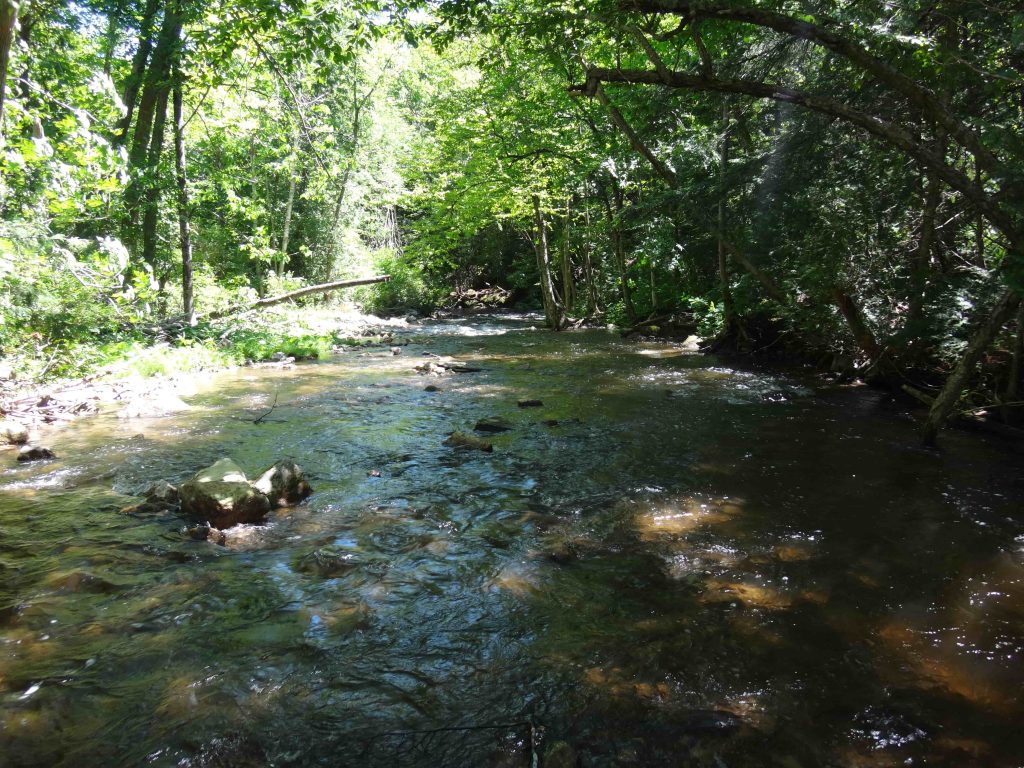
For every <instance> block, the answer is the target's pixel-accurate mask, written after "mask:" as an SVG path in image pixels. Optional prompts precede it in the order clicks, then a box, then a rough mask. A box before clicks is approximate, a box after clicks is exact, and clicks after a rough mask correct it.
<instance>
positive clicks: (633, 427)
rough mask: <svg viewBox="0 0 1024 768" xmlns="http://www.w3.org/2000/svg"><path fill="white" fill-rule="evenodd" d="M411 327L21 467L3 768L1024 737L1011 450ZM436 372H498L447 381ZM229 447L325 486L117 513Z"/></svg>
mask: <svg viewBox="0 0 1024 768" xmlns="http://www.w3.org/2000/svg"><path fill="white" fill-rule="evenodd" d="M414 333H415V334H416V335H415V336H413V337H412V338H411V339H410V342H411V343H410V345H409V346H408V347H406V348H405V349H404V351H403V354H401V355H399V356H394V357H393V356H391V355H390V354H389V353H387V351H386V350H384V351H369V352H349V353H346V354H345V355H343V356H341V357H339V358H337V359H334V360H331V361H327V362H324V363H320V364H313V365H306V366H300V367H298V368H296V369H294V370H291V371H277V370H245V371H240V372H233V373H230V374H221V375H217V376H215V377H213V378H212V379H211V381H210V382H209V386H208V387H207V388H206V389H205V391H204V392H202V393H200V394H197V395H196V396H195V397H194V398H191V399H190V401H189V402H190V405H191V406H192V408H191V410H190V411H189V412H187V413H185V414H182V415H180V416H177V417H174V418H167V419H160V420H151V421H132V422H121V421H118V420H116V419H113V418H109V417H99V418H97V419H95V420H92V421H87V422H80V423H79V424H76V425H74V426H73V427H72V428H71V429H70V430H68V431H67V432H65V433H63V434H62V435H61V438H60V440H61V442H60V445H59V446H58V448H59V453H60V455H61V456H62V457H64V459H63V460H61V461H58V462H52V463H49V464H46V465H39V466H35V467H19V468H16V469H11V470H9V471H7V472H6V473H3V474H2V475H0V483H2V485H0V574H2V581H0V698H2V707H0V710H2V715H0V718H2V720H0V755H2V756H3V757H2V758H0V762H4V761H6V763H7V764H10V765H19V766H21V765H24V766H29V765H32V766H35V765H40V766H41V765H75V766H85V765H110V764H153V765H185V766H189V765H191V766H213V765H237V766H245V765H265V764H273V765H280V766H301V765H423V766H434V765H453V766H455V765H466V766H470V765H472V766H478V765H493V766H518V765H530V764H531V761H532V759H533V757H534V756H535V755H536V756H537V757H539V758H540V763H541V764H542V765H544V764H548V765H572V764H579V765H585V766H605V765H609V766H610V765H630V764H632V765H693V766H715V767H716V768H717V766H721V765H729V766H761V765H778V766H783V767H785V768H791V767H793V766H817V765H857V766H860V765H863V766H888V765H916V764H947V765H963V764H971V765H991V766H1004V765H1005V766H1009V765H1014V764H1015V763H1014V760H1016V759H1019V755H1020V754H1022V753H1024V737H1022V736H1021V734H1020V732H1019V728H1018V727H1017V726H1016V724H1017V723H1019V722H1020V719H1021V716H1022V714H1024V711H1022V710H1024V704H1022V703H1021V701H1020V697H1019V691H1020V690H1021V687H1022V684H1024V667H1022V665H1021V664H1020V654H1021V652H1022V651H1024V536H1022V533H1024V531H1022V528H1024V526H1022V524H1021V520H1020V518H1019V513H1020V510H1019V504H1020V502H1019V500H1020V498H1021V497H1022V494H1021V490H1022V488H1021V485H1022V483H1024V480H1022V477H1024V475H1022V474H1021V472H1020V469H1021V466H1020V460H1019V459H1018V458H1015V457H1014V456H1013V455H1011V454H1009V453H1008V452H1006V451H1004V450H1002V449H1001V448H1000V446H999V445H997V444H989V443H986V442H983V441H980V440H978V439H976V438H974V437H965V436H959V435H950V436H949V437H948V439H947V440H946V443H947V447H946V449H945V450H944V451H943V452H941V453H938V452H931V451H923V450H920V449H918V448H916V447H915V446H914V444H913V440H912V424H911V423H910V422H909V421H908V420H907V418H906V417H905V416H903V415H901V414H894V413H890V412H886V411H885V410H884V409H883V408H881V407H880V405H879V403H878V402H877V400H876V398H875V396H874V395H872V394H870V393H866V392H863V391H857V390H847V389H837V390H832V391H825V392H818V393H814V392H812V390H811V389H810V388H808V387H807V386H805V385H804V384H802V383H801V382H799V381H797V380H794V379H791V378H787V377H781V376H777V375H769V374H764V373H758V372H750V371H738V370H733V369H731V368H728V367H725V366H722V365H720V364H718V363H716V361H714V360H711V359H708V358H704V357H701V356H698V355H692V354H684V353H683V351H682V350H681V349H680V348H678V347H673V346H671V345H658V344H639V345H638V344H633V343H627V342H623V341H621V340H620V339H618V338H617V337H615V336H613V335H611V334H606V333H603V332H596V331H588V332H580V333H573V334H562V335H553V334H548V333H546V332H540V331H534V330H530V329H529V328H528V327H527V326H526V323H525V322H508V321H505V322H503V323H495V322H493V321H481V322H478V323H476V324H472V325H465V324H462V327H460V324H457V323H450V324H447V325H444V324H438V325H435V326H429V327H427V328H424V329H422V330H418V331H415V332H414ZM424 353H432V354H441V355H451V356H454V357H455V358H456V359H459V360H463V361H469V362H473V363H475V364H476V365H477V367H480V368H482V369H483V370H482V371H481V372H479V373H471V374H449V375H447V376H443V377H430V376H422V375H419V374H417V373H416V372H415V371H414V370H413V367H414V366H415V365H416V364H418V363H420V362H422V361H423V360H424V359H426V358H425V357H424ZM427 384H434V385H436V386H437V387H438V388H439V389H440V391H438V392H426V391H424V387H425V385H427ZM275 399H276V401H277V403H278V405H277V407H276V408H275V409H274V410H273V412H272V413H271V414H270V415H269V416H268V417H267V419H266V420H265V421H264V423H261V424H254V423H253V420H254V418H255V417H256V416H258V415H259V414H261V413H264V412H266V411H267V409H268V408H270V405H271V403H273V402H274V401H275ZM521 399H539V400H542V401H543V406H541V407H537V408H520V407H519V406H518V405H517V401H518V400H521ZM485 417H498V418H501V419H504V420H505V421H507V422H508V424H509V426H510V427H511V429H510V430H509V431H507V432H503V433H499V434H494V435H491V436H488V439H489V440H492V441H493V443H494V446H495V448H494V453H493V454H483V453H479V452H465V451H455V450H453V449H450V448H447V447H445V446H443V445H442V441H443V440H444V437H445V435H446V434H447V433H448V432H451V431H453V430H463V431H471V430H472V427H473V425H474V424H475V423H476V421H477V420H478V419H480V418H485ZM222 455H230V456H232V457H233V458H235V459H236V460H237V461H238V462H239V463H240V464H241V465H242V466H243V467H245V468H247V469H249V470H251V471H255V470H258V469H260V468H262V467H263V466H266V465H269V464H270V463H272V462H273V461H274V460H275V459H277V458H280V457H283V456H289V457H292V458H294V459H295V460H296V461H298V462H299V463H300V464H301V465H302V466H303V467H305V468H306V469H307V471H308V472H309V474H310V475H311V481H312V483H313V486H314V488H315V489H316V493H315V494H314V496H313V497H311V499H310V500H309V501H308V502H307V503H306V504H304V505H302V506H300V507H296V508H294V509H292V510H288V511H285V512H281V513H279V514H277V515H276V516H275V517H274V518H273V519H272V520H271V521H270V523H269V524H268V525H265V526H254V527H247V528H244V529H242V530H241V531H240V532H238V533H237V534H236V535H235V536H234V537H233V539H232V541H231V542H230V546H229V547H227V548H223V547H217V546H214V545H212V544H209V543H206V542H194V541H190V540H189V539H188V538H187V537H185V536H184V535H183V534H182V533H181V528H182V525H183V520H181V519H180V518H178V517H175V516H173V515H171V516H164V517H160V516H157V517H130V516H126V515H122V514H119V512H118V510H119V509H120V508H121V507H122V506H123V505H125V504H126V503H128V501H129V498H128V496H127V494H131V493H136V492H138V491H139V490H140V489H141V488H143V487H145V486H146V485H147V484H148V483H149V482H150V481H152V480H154V479H157V478H167V479H169V480H172V481H179V480H182V479H184V478H186V477H187V476H189V475H190V474H191V473H192V472H193V471H195V470H196V469H197V468H199V467H201V466H204V465H206V464H208V463H210V462H211V461H213V460H215V459H216V458H219V457H220V456H222ZM370 470H378V471H379V473H380V477H370V476H368V472H369V471H370Z"/></svg>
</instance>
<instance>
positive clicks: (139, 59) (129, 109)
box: [114, 0, 160, 146]
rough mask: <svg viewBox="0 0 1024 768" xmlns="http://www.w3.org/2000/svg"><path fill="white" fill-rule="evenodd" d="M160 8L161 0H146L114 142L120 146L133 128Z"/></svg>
mask: <svg viewBox="0 0 1024 768" xmlns="http://www.w3.org/2000/svg"><path fill="white" fill-rule="evenodd" d="M159 10H160V0H146V8H145V10H144V11H143V14H142V23H141V25H140V27H139V44H138V47H137V48H136V49H135V55H134V56H133V57H132V70H131V73H130V74H129V75H128V79H127V81H126V82H125V86H124V96H123V97H122V98H121V101H122V102H123V103H124V106H125V113H124V116H123V117H122V118H121V119H120V121H118V124H117V134H116V135H115V138H114V143H115V144H117V145H118V146H124V144H125V143H127V141H128V130H129V129H130V128H131V125H132V117H133V115H134V113H135V101H136V99H137V98H138V95H139V88H140V87H141V86H142V80H143V77H144V76H145V74H146V65H147V64H148V63H149V55H150V53H151V52H152V50H153V27H154V21H155V20H156V14H157V11H159Z"/></svg>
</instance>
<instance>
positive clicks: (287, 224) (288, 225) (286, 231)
mask: <svg viewBox="0 0 1024 768" xmlns="http://www.w3.org/2000/svg"><path fill="white" fill-rule="evenodd" d="M294 204H295V171H294V170H293V169H291V168H290V169H288V202H287V203H285V206H284V225H283V227H282V230H281V260H280V261H279V262H278V267H277V276H278V277H284V269H285V267H286V266H287V265H288V239H289V236H290V235H291V230H292V206H293V205H294Z"/></svg>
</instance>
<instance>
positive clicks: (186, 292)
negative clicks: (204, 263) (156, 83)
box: [174, 70, 195, 325]
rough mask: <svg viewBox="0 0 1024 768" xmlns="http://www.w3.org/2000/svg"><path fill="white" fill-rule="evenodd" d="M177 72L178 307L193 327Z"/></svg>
mask: <svg viewBox="0 0 1024 768" xmlns="http://www.w3.org/2000/svg"><path fill="white" fill-rule="evenodd" d="M181 91H182V83H181V72H180V70H179V71H177V72H175V78H174V170H175V175H176V176H177V183H178V237H179V239H180V245H181V305H182V311H183V314H184V315H185V318H186V322H188V324H189V325H194V324H195V308H194V307H193V306H192V236H191V232H190V231H189V229H190V228H189V211H188V174H187V166H186V163H185V116H184V114H183V112H184V110H183V109H182V93H181Z"/></svg>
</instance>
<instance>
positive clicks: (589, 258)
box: [583, 205, 600, 314]
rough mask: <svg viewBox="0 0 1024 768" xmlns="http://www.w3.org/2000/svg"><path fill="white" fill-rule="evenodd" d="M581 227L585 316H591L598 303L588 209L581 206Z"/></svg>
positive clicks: (596, 309)
mask: <svg viewBox="0 0 1024 768" xmlns="http://www.w3.org/2000/svg"><path fill="white" fill-rule="evenodd" d="M583 225H584V230H585V232H586V235H585V239H584V243H583V276H584V279H585V280H586V283H587V314H592V313H594V312H597V311H598V309H599V303H600V302H599V296H598V290H597V276H596V274H595V270H594V259H593V255H592V250H593V249H592V247H591V243H590V207H589V206H587V205H584V206H583Z"/></svg>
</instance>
